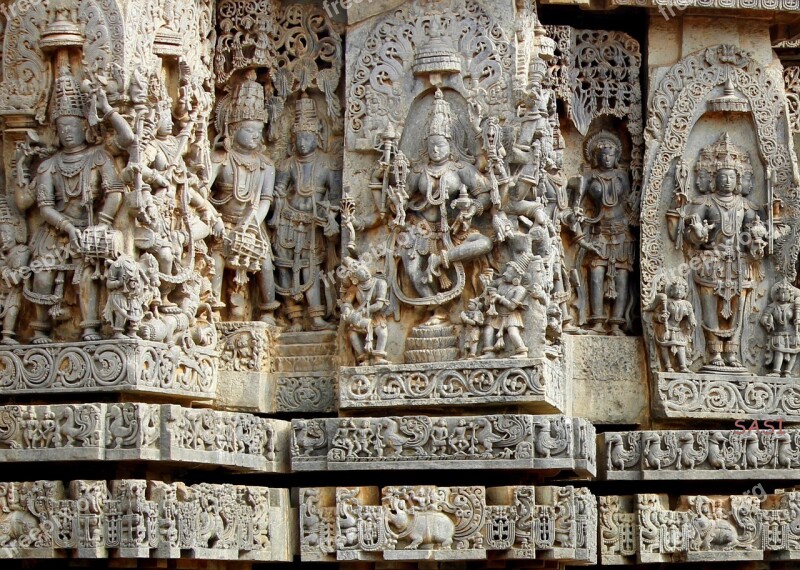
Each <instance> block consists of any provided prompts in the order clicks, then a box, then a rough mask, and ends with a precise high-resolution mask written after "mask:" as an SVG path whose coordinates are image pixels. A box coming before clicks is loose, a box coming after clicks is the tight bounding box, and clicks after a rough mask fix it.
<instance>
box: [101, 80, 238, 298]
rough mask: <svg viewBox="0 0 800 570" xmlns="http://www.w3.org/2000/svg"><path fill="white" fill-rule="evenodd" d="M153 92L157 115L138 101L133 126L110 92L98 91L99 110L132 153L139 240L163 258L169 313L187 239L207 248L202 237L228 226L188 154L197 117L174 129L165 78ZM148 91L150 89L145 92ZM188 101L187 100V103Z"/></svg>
mask: <svg viewBox="0 0 800 570" xmlns="http://www.w3.org/2000/svg"><path fill="white" fill-rule="evenodd" d="M153 79H154V80H155V83H156V88H155V89H154V92H153V93H151V97H150V99H151V103H152V106H153V107H154V110H155V114H154V118H153V119H150V118H147V117H145V116H144V115H145V113H146V112H147V111H146V106H145V105H144V101H137V103H139V105H138V106H136V111H137V112H136V115H135V117H134V128H131V126H130V125H129V124H128V122H127V121H126V120H125V119H124V118H123V117H122V116H121V115H120V114H119V113H117V112H116V111H115V110H114V109H113V107H111V105H110V104H109V103H108V99H107V98H106V96H105V93H104V92H102V91H100V90H98V91H97V92H96V101H97V103H96V104H97V109H98V111H100V112H101V113H103V119H104V120H108V121H109V122H110V124H111V125H112V126H113V128H114V130H115V131H116V133H117V138H116V143H117V145H118V146H119V147H121V148H124V149H126V150H127V151H128V153H129V155H130V160H129V161H128V165H127V166H126V167H125V169H123V171H122V173H121V177H122V179H123V181H124V182H125V183H126V184H127V185H128V186H129V187H130V188H131V190H132V191H131V192H130V194H129V195H128V196H129V203H130V204H131V206H133V207H132V209H131V210H130V211H131V214H132V215H133V216H135V218H136V222H137V224H136V227H135V229H134V242H135V244H136V246H137V248H138V249H139V250H140V251H141V252H144V253H150V254H151V255H153V256H154V257H155V258H156V260H157V261H158V266H159V272H160V274H161V279H162V287H163V288H164V289H165V290H164V292H163V299H162V301H161V307H162V310H163V311H164V312H167V313H170V312H177V310H178V309H177V306H176V305H175V303H173V302H171V301H170V300H169V293H170V290H171V288H172V287H174V286H175V284H177V283H180V282H183V281H185V280H186V278H187V276H188V268H187V267H184V265H191V263H192V261H193V260H191V259H189V260H188V261H187V260H184V259H182V258H183V257H184V255H183V254H184V250H185V249H187V247H186V246H187V242H189V240H192V241H193V245H194V248H195V249H197V248H199V249H202V250H203V251H205V247H206V246H205V242H203V241H202V240H203V239H205V238H206V237H208V236H209V235H211V234H212V233H213V235H214V236H215V237H217V238H222V237H223V234H224V229H225V228H224V225H223V222H222V219H221V217H220V216H219V214H217V212H216V210H215V208H214V207H213V206H212V205H211V203H210V202H209V201H208V200H207V198H206V197H205V196H204V195H203V191H202V189H201V188H200V187H201V183H200V180H199V178H198V177H197V176H196V175H194V174H193V173H191V172H190V170H189V166H188V165H187V162H186V160H185V157H186V156H187V155H189V154H190V139H191V137H192V132H193V129H194V126H195V123H196V121H197V118H196V117H195V116H191V115H189V114H186V113H184V115H185V116H183V117H182V118H183V119H185V120H184V125H183V128H182V129H181V131H180V133H179V134H178V135H177V136H176V135H174V134H173V131H174V123H173V108H172V103H173V102H172V98H171V97H170V96H169V94H168V93H167V91H166V89H165V88H164V86H163V84H162V83H161V81H159V80H157V77H153ZM145 95H146V93H145ZM183 105H185V103H182V106H183Z"/></svg>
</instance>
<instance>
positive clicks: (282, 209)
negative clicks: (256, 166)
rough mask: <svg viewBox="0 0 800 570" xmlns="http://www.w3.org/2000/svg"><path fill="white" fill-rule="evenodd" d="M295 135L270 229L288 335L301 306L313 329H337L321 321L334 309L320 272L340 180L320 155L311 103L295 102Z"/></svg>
mask: <svg viewBox="0 0 800 570" xmlns="http://www.w3.org/2000/svg"><path fill="white" fill-rule="evenodd" d="M292 130H293V132H294V146H295V154H294V155H293V156H292V157H291V158H289V160H288V161H287V162H286V164H285V165H284V166H283V167H282V168H281V170H280V172H279V173H278V178H277V182H276V184H275V193H276V194H277V200H276V205H275V214H274V216H273V221H272V225H274V226H276V229H275V240H274V251H275V265H276V267H277V269H278V281H277V284H278V287H277V289H278V293H279V294H280V295H281V296H283V297H285V299H286V308H285V309H286V310H285V312H286V316H287V318H288V319H289V327H288V330H289V331H293V332H297V331H301V330H302V329H303V325H302V319H303V313H304V310H303V305H302V304H301V301H302V300H303V299H304V298H305V301H306V303H307V307H306V311H307V313H308V316H309V318H310V320H311V329H312V330H331V329H335V328H336V325H334V324H331V323H329V322H327V321H326V320H325V316H326V315H327V314H329V313H330V311H331V310H332V308H333V307H328V306H327V305H326V299H325V291H324V290H323V287H324V286H326V284H327V283H329V282H330V280H329V279H323V275H322V273H323V272H324V271H332V270H333V269H334V268H333V267H331V266H330V265H331V264H330V263H329V262H328V259H327V258H328V255H327V248H326V245H325V242H326V238H327V239H328V240H333V239H335V238H336V237H337V236H338V235H339V223H338V222H337V221H336V215H337V213H338V211H339V206H338V205H337V204H336V202H335V200H336V198H337V197H338V196H339V195H340V194H341V190H340V188H339V186H340V178H339V176H338V173H337V172H335V171H334V170H333V169H332V168H331V165H330V163H329V160H328V157H326V156H325V155H324V154H323V153H322V152H320V151H319V143H320V140H319V137H320V122H319V120H318V119H317V112H316V108H315V106H314V100H313V99H311V98H308V97H306V96H305V95H303V96H301V97H300V99H298V100H297V105H296V110H295V122H294V126H293V128H292Z"/></svg>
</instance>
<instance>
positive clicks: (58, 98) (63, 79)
mask: <svg viewBox="0 0 800 570" xmlns="http://www.w3.org/2000/svg"><path fill="white" fill-rule="evenodd" d="M85 105H86V102H85V101H84V98H83V94H82V93H81V90H80V88H79V87H78V82H77V81H75V78H74V77H72V74H71V73H70V71H69V68H68V67H62V68H61V69H59V72H58V77H57V78H56V81H55V87H54V89H53V102H52V107H51V110H50V118H51V119H52V120H53V121H55V120H56V119H58V118H59V117H81V118H84V117H86V112H85V111H86V106H85Z"/></svg>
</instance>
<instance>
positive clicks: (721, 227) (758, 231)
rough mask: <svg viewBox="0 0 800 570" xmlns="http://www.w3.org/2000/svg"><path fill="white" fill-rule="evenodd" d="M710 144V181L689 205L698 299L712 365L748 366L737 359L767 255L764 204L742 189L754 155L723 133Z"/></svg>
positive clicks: (688, 234)
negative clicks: (707, 188)
mask: <svg viewBox="0 0 800 570" xmlns="http://www.w3.org/2000/svg"><path fill="white" fill-rule="evenodd" d="M706 150H707V153H708V154H707V156H708V167H709V171H710V173H711V175H712V176H711V186H710V192H709V193H708V194H705V195H702V196H700V197H698V198H696V199H695V200H694V201H692V203H691V204H689V206H688V208H687V212H686V214H687V219H686V221H685V229H684V237H685V240H686V242H687V244H689V246H690V247H691V249H692V251H693V255H694V256H695V257H696V260H697V263H692V264H691V265H692V277H693V279H694V282H695V285H696V286H697V292H698V296H699V301H700V310H701V314H702V319H701V324H702V327H703V333H704V335H705V341H706V365H707V367H709V368H710V369H711V370H716V371H721V372H726V371H740V372H741V371H746V370H745V369H744V368H743V367H742V364H741V362H740V360H739V347H740V337H741V332H742V324H743V319H744V318H746V317H745V306H746V303H747V301H748V297H749V296H750V294H751V292H752V291H753V287H754V275H755V274H756V270H757V269H758V267H759V265H760V264H761V258H763V256H764V248H763V247H762V246H763V241H762V240H760V239H757V238H758V236H761V235H763V234H765V233H766V228H765V226H764V223H763V222H762V220H761V217H760V208H759V207H758V206H757V205H756V204H754V203H753V202H751V201H750V200H749V199H748V198H746V197H745V196H743V195H742V188H743V181H744V180H745V179H746V177H747V178H750V176H751V175H752V172H753V169H752V166H751V163H750V156H749V154H748V153H747V151H745V150H744V149H742V148H740V147H738V146H736V145H734V144H733V143H731V140H730V137H729V135H728V134H727V133H724V134H723V135H722V136H721V137H720V138H719V140H718V141H717V142H716V143H714V144H713V145H712V146H710V147H709V148H708V149H706Z"/></svg>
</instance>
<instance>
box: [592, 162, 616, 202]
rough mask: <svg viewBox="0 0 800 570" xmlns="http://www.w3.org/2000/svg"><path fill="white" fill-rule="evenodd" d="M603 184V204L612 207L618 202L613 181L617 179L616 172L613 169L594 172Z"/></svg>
mask: <svg viewBox="0 0 800 570" xmlns="http://www.w3.org/2000/svg"><path fill="white" fill-rule="evenodd" d="M594 176H595V178H597V179H598V180H599V181H600V183H601V184H602V186H603V206H606V207H607V208H612V207H614V206H616V205H617V203H618V202H619V193H618V191H617V188H616V186H617V185H616V184H615V182H616V181H617V173H616V171H614V170H610V171H600V172H595V173H594Z"/></svg>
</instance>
